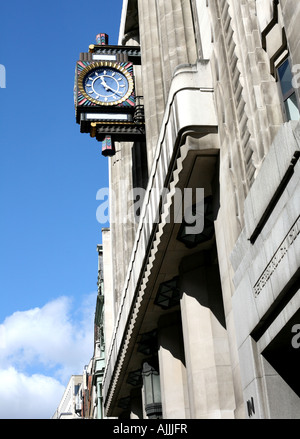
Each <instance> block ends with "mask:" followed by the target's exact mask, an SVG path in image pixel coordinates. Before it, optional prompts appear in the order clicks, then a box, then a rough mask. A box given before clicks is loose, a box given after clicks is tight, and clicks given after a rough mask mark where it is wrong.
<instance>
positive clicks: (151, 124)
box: [138, 0, 164, 170]
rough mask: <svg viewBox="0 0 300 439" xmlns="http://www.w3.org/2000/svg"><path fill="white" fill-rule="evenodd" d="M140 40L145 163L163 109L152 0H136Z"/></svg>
mask: <svg viewBox="0 0 300 439" xmlns="http://www.w3.org/2000/svg"><path fill="white" fill-rule="evenodd" d="M138 7H139V21H140V40H141V47H142V77H143V91H144V97H145V100H144V102H145V123H146V133H147V132H149V133H150V134H149V137H147V153H148V167H149V170H150V169H151V166H152V160H153V156H154V151H155V147H156V144H157V139H158V136H159V130H160V125H161V121H162V117H163V112H164V98H163V88H162V68H161V60H160V57H159V40H158V34H157V16H156V5H155V0H139V2H138Z"/></svg>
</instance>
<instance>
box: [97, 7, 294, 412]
mask: <svg viewBox="0 0 300 439" xmlns="http://www.w3.org/2000/svg"><path fill="white" fill-rule="evenodd" d="M299 24H300V3H299V1H298V0H289V1H287V0H256V1H255V0H218V1H213V0H164V1H161V0H124V2H123V10H122V18H121V26H120V39H119V44H120V45H130V46H140V50H141V65H137V66H134V69H135V70H134V75H135V85H136V94H137V95H138V96H140V97H142V99H143V100H142V102H143V105H144V117H145V127H146V138H145V141H144V142H143V141H139V142H123V143H119V144H117V145H116V154H115V155H114V156H113V157H111V158H109V178H110V182H109V184H110V191H111V198H110V228H109V229H105V230H103V234H102V236H103V273H104V296H105V307H104V321H105V358H106V367H105V371H104V377H103V404H104V412H105V416H107V417H121V418H126V417H127V418H147V417H150V418H151V417H162V418H165V419H174V418H175V419H176V418H178V419H188V418H197V419H201V418H248V417H249V418H297V417H300V415H299V413H300V387H299V378H298V372H297V370H299V353H300V348H299V346H300V336H299V337H298V332H299V331H300V309H299V305H300V291H299V262H300V238H299V231H300V219H299V218H300V217H299V215H300V195H299V182H300V163H299V160H298V159H299V155H300V125H299V123H298V120H299V98H300V94H299V85H300V78H299V76H300V75H299V72H300V40H299V38H298V34H299V33H298V30H299ZM298 78H299V81H298ZM197 188H198V189H201V191H199V193H198V192H197V190H196V189H197ZM132 189H135V191H134V192H133V194H134V195H133V196H130V194H131V193H132ZM185 189H190V192H189V194H191V193H192V196H191V197H190V198H189V199H188V200H187V198H188V197H187V196H186V199H183V198H184V197H183V194H185V191H184V190H185ZM186 193H187V191H186ZM178 194H179V195H181V196H182V198H181V201H182V205H183V206H185V207H186V208H187V211H188V210H189V212H190V213H191V212H194V213H195V212H196V213H197V206H198V205H200V204H201V206H202V208H203V209H204V210H203V215H204V222H203V227H202V228H201V231H200V232H199V231H197V233H196V232H195V231H194V229H193V227H192V221H191V218H190V217H189V218H186V217H185V211H184V212H183V213H182V206H181V204H180V200H179V198H180V196H179V197H178ZM201 194H202V195H201ZM198 195H199V199H198V198H197V197H198ZM201 197H202V198H201ZM199 200H200V201H199ZM185 202H186V205H185ZM193 208H194V210H193ZM195 209H196V210H195ZM200 217H201V215H200ZM200 217H199V218H200ZM195 218H196V219H197V217H196V216H194V217H193V219H194V220H195ZM201 218H202V219H203V216H202V217H201ZM196 222H197V220H196ZM193 231H194V232H193ZM298 340H299V341H298ZM149 383H150V384H151V386H152V387H151V389H150V391H149V388H148V385H149Z"/></svg>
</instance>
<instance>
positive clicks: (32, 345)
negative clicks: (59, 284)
mask: <svg viewBox="0 0 300 439" xmlns="http://www.w3.org/2000/svg"><path fill="white" fill-rule="evenodd" d="M95 301H96V293H93V294H91V295H88V296H86V297H85V298H84V300H83V302H82V304H80V306H78V307H77V310H76V318H75V317H74V312H73V311H74V310H73V305H72V301H71V300H70V298H67V297H60V298H58V299H55V300H53V301H51V302H49V303H47V304H46V305H45V306H43V307H42V308H34V309H30V310H28V311H22V312H20V311H18V312H15V313H14V314H12V315H11V316H8V317H7V318H6V319H5V320H4V322H3V324H2V325H0V365H1V366H0V389H1V398H0V418H2V419H5V418H31V419H36V418H40V417H47V418H49V417H51V416H52V414H53V413H54V411H55V409H56V407H57V406H58V404H59V402H60V398H61V396H62V394H63V390H64V388H65V385H66V383H67V382H68V380H69V378H70V376H71V375H74V374H81V373H82V371H83V367H84V365H85V364H87V363H88V362H89V360H90V358H91V356H92V353H93V316H94V309H95ZM53 404H54V405H53ZM50 407H51V410H50V411H49V409H50ZM46 413H47V416H46V415H45V414H46Z"/></svg>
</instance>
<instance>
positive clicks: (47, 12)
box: [0, 0, 122, 419]
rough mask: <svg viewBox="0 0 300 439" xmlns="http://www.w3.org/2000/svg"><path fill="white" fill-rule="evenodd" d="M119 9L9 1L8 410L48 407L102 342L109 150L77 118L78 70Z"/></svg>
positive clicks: (3, 252)
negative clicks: (96, 337)
mask: <svg viewBox="0 0 300 439" xmlns="http://www.w3.org/2000/svg"><path fill="white" fill-rule="evenodd" d="M121 9H122V0H110V1H108V2H105V1H103V0H98V1H96V2H93V3H88V2H85V3H84V2H82V1H79V0H72V1H71V0H60V1H58V0H52V1H45V2H41V1H38V0H28V1H26V2H25V1H22V0H18V1H14V0H10V1H7V2H1V6H0V16H1V26H0V154H1V157H0V203H1V204H0V297H1V302H0V389H1V395H0V419H24V418H27V419H40V418H42V419H43V418H44V419H49V418H51V417H52V415H53V413H54V412H55V410H56V408H57V406H58V404H59V402H60V399H61V397H62V395H63V392H64V390H65V387H66V385H67V383H68V381H69V379H70V376H71V375H74V374H81V373H82V372H83V368H84V366H85V365H86V364H88V362H89V360H90V358H91V356H92V354H93V319H94V311H95V306H96V296H97V269H98V259H97V257H98V255H97V244H100V243H101V242H102V237H101V229H102V227H106V226H107V225H108V224H100V223H99V221H98V220H97V217H96V210H97V208H98V206H99V203H100V201H99V200H97V199H96V194H97V192H98V190H99V189H101V188H104V187H108V162H107V160H108V159H107V158H105V157H103V156H102V155H101V149H100V146H101V145H100V143H99V142H97V141H96V140H95V139H93V138H91V137H90V136H89V135H88V134H82V133H80V129H79V125H77V124H76V121H75V112H74V101H73V87H74V74H75V64H76V61H77V60H78V59H79V54H80V52H87V51H88V47H89V45H90V44H93V43H95V37H96V35H97V34H98V33H99V32H104V33H107V34H108V35H109V43H110V44H118V33H119V25H120V17H121ZM3 72H4V73H5V78H3ZM1 74H2V77H1ZM4 79H5V84H4V82H3V81H4Z"/></svg>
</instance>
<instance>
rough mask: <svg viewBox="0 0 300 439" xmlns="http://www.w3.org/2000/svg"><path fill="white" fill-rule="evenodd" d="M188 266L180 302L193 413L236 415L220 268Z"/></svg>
mask: <svg viewBox="0 0 300 439" xmlns="http://www.w3.org/2000/svg"><path fill="white" fill-rule="evenodd" d="M193 259H194V260H195V256H194V257H193ZM186 268H187V270H184V271H183V272H182V276H181V280H180V289H181V291H182V298H181V303H180V305H181V317H182V329H183V339H184V350H185V359H186V370H187V380H188V394H189V404H190V415H191V418H197V419H201V418H202V419H212V418H233V417H234V409H235V402H234V392H233V383H232V372H231V366H230V357H229V349H228V341H227V332H226V329H225V319H224V311H223V302H222V293H221V287H220V280H219V271H218V267H217V265H209V264H204V265H202V266H199V267H197V268H191V269H190V271H188V270H189V268H190V267H186Z"/></svg>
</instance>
